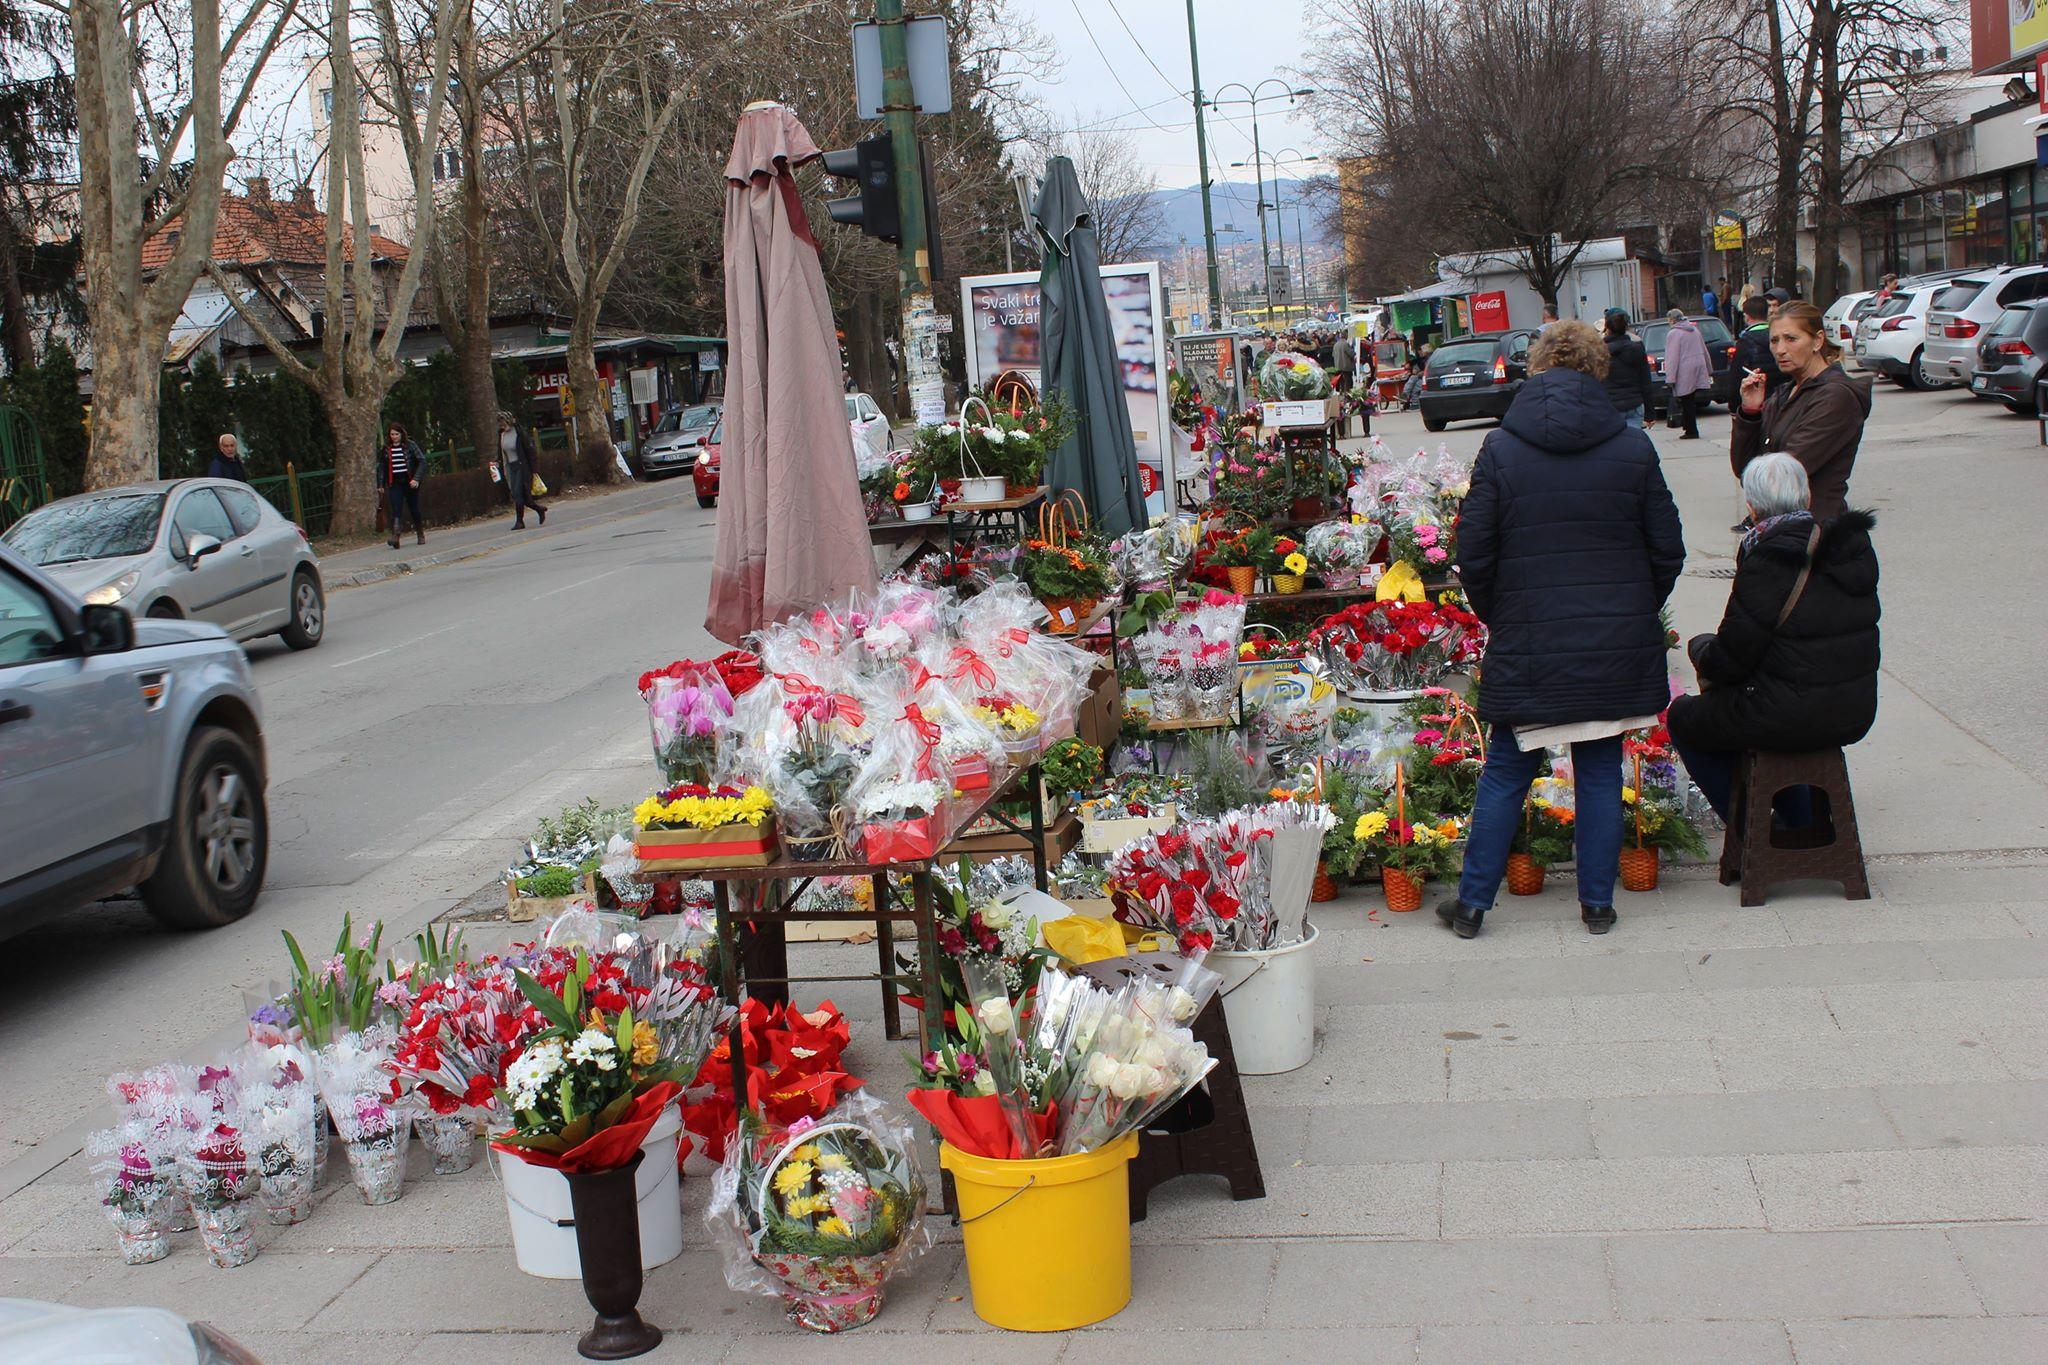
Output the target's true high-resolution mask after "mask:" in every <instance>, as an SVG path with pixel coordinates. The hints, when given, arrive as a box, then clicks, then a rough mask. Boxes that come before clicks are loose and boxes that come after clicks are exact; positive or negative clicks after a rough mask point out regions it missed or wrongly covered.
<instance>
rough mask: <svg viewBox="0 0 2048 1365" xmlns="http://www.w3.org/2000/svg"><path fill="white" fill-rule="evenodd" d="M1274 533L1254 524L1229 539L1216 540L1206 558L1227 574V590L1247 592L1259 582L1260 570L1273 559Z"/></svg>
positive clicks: (1249, 592) (1240, 594) (1245, 594)
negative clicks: (1213, 547)
mask: <svg viewBox="0 0 2048 1365" xmlns="http://www.w3.org/2000/svg"><path fill="white" fill-rule="evenodd" d="M1274 544H1275V537H1274V535H1273V533H1272V532H1271V531H1269V530H1267V529H1266V528H1265V527H1263V526H1254V527H1253V528H1252V529H1250V530H1248V531H1243V532H1240V533H1239V534H1238V535H1236V536H1233V537H1231V538H1230V539H1228V540H1223V541H1219V542H1217V545H1216V548H1215V549H1213V550H1211V551H1210V552H1209V562H1210V563H1211V564H1214V565H1216V566H1217V567H1218V568H1220V569H1223V570H1224V571H1225V572H1226V573H1228V574H1229V576H1230V590H1231V591H1232V592H1234V593H1236V594H1237V595H1238V596H1240V597H1245V596H1249V595H1250V594H1251V593H1252V592H1253V591H1254V590H1256V589H1257V587H1258V586H1259V572H1260V570H1262V569H1264V568H1265V566H1266V564H1267V563H1268V562H1269V561H1270V560H1271V559H1272V555H1273V546H1274Z"/></svg>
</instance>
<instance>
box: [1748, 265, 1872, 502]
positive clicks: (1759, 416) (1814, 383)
mask: <svg viewBox="0 0 2048 1365" xmlns="http://www.w3.org/2000/svg"><path fill="white" fill-rule="evenodd" d="M1771 356H1772V358H1773V359H1775V360H1776V361H1777V362H1778V368H1779V369H1780V370H1782V371H1783V372H1784V373H1785V374H1786V375H1787V376H1789V377H1790V379H1791V381H1792V382H1791V383H1790V384H1786V385H1784V386H1782V387H1780V388H1777V389H1773V390H1770V396H1769V397H1768V398H1766V397H1765V396H1764V395H1765V391H1766V387H1767V383H1768V376H1766V375H1765V374H1764V372H1763V371H1762V370H1750V371H1749V372H1748V373H1747V374H1745V375H1744V376H1743V377H1742V393H1741V398H1740V399H1739V400H1738V402H1737V403H1736V408H1735V431H1734V435H1733V436H1732V437H1731V438H1730V442H1729V449H1728V457H1729V462H1730V463H1731V464H1733V465H1734V466H1735V477H1736V478H1738V479H1739V478H1741V477H1742V471H1743V469H1744V468H1745V467H1747V466H1748V464H1749V462H1750V461H1751V460H1753V459H1755V458H1756V457H1757V456H1759V455H1764V454H1769V453H1772V452H1776V451H1783V452H1784V453H1785V454H1787V455H1790V456H1792V457H1793V458H1794V459H1796V460H1798V461H1799V463H1800V464H1802V465H1804V466H1805V467H1806V478H1807V482H1808V483H1809V484H1810V485H1811V487H1812V489H1813V515H1814V518H1815V519H1816V520H1818V521H1822V522H1828V521H1832V520H1834V519H1835V518H1836V517H1838V516H1840V515H1842V513H1843V512H1845V511H1847V510H1848V506H1849V502H1848V499H1849V471H1850V470H1851V469H1853V468H1854V467H1855V465H1856V447H1857V446H1858V445H1860V444H1861V443H1862V441H1863V422H1864V419H1865V418H1867V417H1869V416H1870V381H1869V380H1868V379H1865V380H1863V381H1861V382H1858V381H1857V380H1854V379H1851V378H1850V377H1849V376H1848V375H1847V374H1846V373H1844V372H1843V370H1842V367H1841V366H1840V365H1839V364H1837V363H1836V362H1837V361H1839V360H1840V359H1841V357H1842V348H1841V347H1839V346H1837V345H1835V343H1834V342H1832V341H1830V340H1829V339H1828V336H1827V329H1826V328H1825V327H1824V326H1823V325H1822V324H1821V313H1820V309H1818V308H1815V307H1814V306H1813V305H1812V304H1810V303H1792V304H1787V305H1785V306H1784V307H1783V308H1780V309H1779V310H1778V315H1777V317H1775V318H1773V319H1772V320H1771Z"/></svg>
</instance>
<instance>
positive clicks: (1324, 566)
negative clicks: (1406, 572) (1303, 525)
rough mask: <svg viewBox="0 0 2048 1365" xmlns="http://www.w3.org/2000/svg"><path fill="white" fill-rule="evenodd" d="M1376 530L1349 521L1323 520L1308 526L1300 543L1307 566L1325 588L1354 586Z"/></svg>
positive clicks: (1377, 534)
mask: <svg viewBox="0 0 2048 1365" xmlns="http://www.w3.org/2000/svg"><path fill="white" fill-rule="evenodd" d="M1378 540H1379V532H1378V531H1377V530H1374V529H1372V528H1370V527H1367V526H1362V525H1360V524H1359V523H1357V522H1352V521H1325V522H1319V523H1317V524H1316V525H1314V526H1311V527H1309V528H1308V531H1307V533H1306V534H1305V535H1304V536H1303V537H1302V545H1303V547H1304V548H1305V549H1306V551H1307V552H1308V563H1309V568H1311V569H1312V570H1314V571H1315V574H1316V576H1317V577H1318V578H1320V579H1322V580H1323V586H1324V587H1326V588H1355V587H1357V586H1358V584H1359V581H1360V580H1361V579H1362V578H1363V577H1364V576H1365V568H1366V564H1367V563H1368V562H1369V561H1370V560H1371V558H1372V552H1373V547H1374V545H1375V544H1376V543H1377V542H1378Z"/></svg>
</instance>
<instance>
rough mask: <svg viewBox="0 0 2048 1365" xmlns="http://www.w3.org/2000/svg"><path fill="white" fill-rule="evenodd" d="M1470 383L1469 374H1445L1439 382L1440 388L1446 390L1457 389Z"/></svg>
mask: <svg viewBox="0 0 2048 1365" xmlns="http://www.w3.org/2000/svg"><path fill="white" fill-rule="evenodd" d="M1471 382H1472V376H1471V375H1469V374H1447V375H1445V376H1444V377H1443V379H1442V381H1441V383H1442V386H1443V387H1444V388H1447V389H1451V388H1458V387H1460V386H1461V385H1465V384H1469V383H1471Z"/></svg>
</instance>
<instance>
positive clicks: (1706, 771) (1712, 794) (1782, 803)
mask: <svg viewBox="0 0 2048 1365" xmlns="http://www.w3.org/2000/svg"><path fill="white" fill-rule="evenodd" d="M1671 743H1672V747H1673V748H1675V749H1677V750H1678V757H1679V760H1680V761H1681V762H1683V763H1684V764H1685V770H1686V771H1687V772H1688V773H1690V774H1692V780H1693V785H1694V786H1696V787H1698V788H1699V789H1700V795H1701V796H1704V797H1706V798H1707V804H1708V805H1710V806H1712V807H1713V808H1714V814H1716V815H1718V816H1720V817H1721V818H1722V819H1723V820H1724V821H1725V820H1727V819H1728V818H1729V817H1728V812H1729V811H1731V810H1733V809H1734V808H1735V765H1736V762H1737V761H1738V760H1739V759H1741V757H1742V755H1741V754H1739V753H1737V752H1735V751H1734V750H1731V749H1699V748H1695V747H1694V746H1692V745H1690V744H1687V743H1685V742H1684V741H1683V740H1681V739H1679V738H1678V737H1677V736H1675V735H1674V736H1673V737H1672V740H1671ZM1771 814H1772V816H1773V817H1774V818H1775V820H1776V822H1777V823H1778V824H1780V825H1782V826H1784V827H1785V828H1787V829H1804V828H1806V827H1807V826H1809V825H1811V824H1813V823H1814V822H1815V820H1816V819H1818V818H1819V817H1818V816H1817V815H1816V813H1815V810H1814V802H1813V788H1811V787H1803V786H1802V787H1787V788H1785V790H1783V791H1781V792H1779V793H1777V794H1776V795H1775V796H1774V797H1773V798H1772V799H1771Z"/></svg>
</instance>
